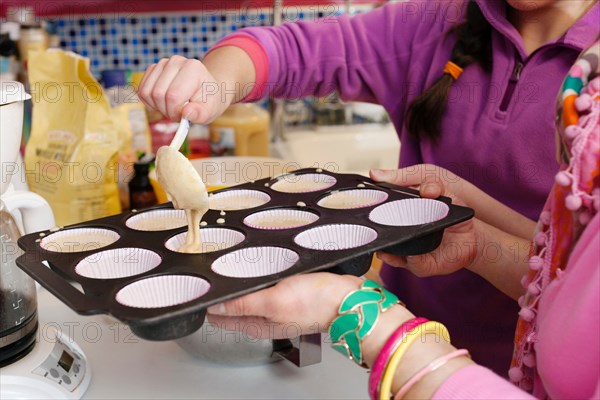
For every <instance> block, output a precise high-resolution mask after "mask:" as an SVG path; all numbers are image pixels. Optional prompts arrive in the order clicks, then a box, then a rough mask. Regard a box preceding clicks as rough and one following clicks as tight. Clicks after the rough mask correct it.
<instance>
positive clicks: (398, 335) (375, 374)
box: [369, 318, 429, 400]
mask: <svg viewBox="0 0 600 400" xmlns="http://www.w3.org/2000/svg"><path fill="white" fill-rule="evenodd" d="M426 322H429V320H428V319H426V318H413V319H409V320H408V321H406V322H405V323H403V324H402V325H400V327H399V328H398V329H397V330H396V331H395V332H394V333H392V335H391V336H390V337H389V339H388V340H387V341H386V342H385V344H384V345H383V348H382V349H381V351H380V352H379V354H378V355H377V358H376V359H375V362H374V363H373V366H372V367H371V376H370V377H369V396H370V397H371V399H373V400H377V399H378V398H379V387H380V385H381V376H382V375H383V372H384V371H385V368H386V367H387V364H388V362H389V361H390V357H391V356H392V354H394V352H395V351H396V349H397V348H398V346H399V345H400V343H402V341H403V340H404V337H405V336H406V334H407V333H408V332H410V331H412V330H413V329H415V328H416V327H418V326H419V325H422V324H424V323H426Z"/></svg>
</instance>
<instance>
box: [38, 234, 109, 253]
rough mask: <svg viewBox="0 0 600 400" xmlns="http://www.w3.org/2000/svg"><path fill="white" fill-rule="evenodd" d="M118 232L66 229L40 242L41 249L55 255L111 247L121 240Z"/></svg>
mask: <svg viewBox="0 0 600 400" xmlns="http://www.w3.org/2000/svg"><path fill="white" fill-rule="evenodd" d="M119 238H120V236H119V234H118V233H117V232H115V231H112V230H110V229H103V228H73V229H64V230H60V231H57V232H54V233H51V234H50V235H48V236H46V237H44V238H43V239H42V240H40V247H41V248H42V249H44V250H47V251H51V252H54V253H77V252H81V251H88V250H96V249H101V248H103V247H106V246H109V245H111V244H113V243H114V242H116V241H117V240H119Z"/></svg>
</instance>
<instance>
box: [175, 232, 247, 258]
mask: <svg viewBox="0 0 600 400" xmlns="http://www.w3.org/2000/svg"><path fill="white" fill-rule="evenodd" d="M186 236H187V231H185V232H181V233H180V234H178V235H175V236H173V237H171V238H170V239H169V240H167V241H166V243H165V247H166V248H167V249H169V250H171V251H176V252H179V248H181V246H183V245H184V244H185V238H186ZM200 239H201V240H202V251H200V252H199V253H212V252H215V251H219V250H224V249H228V248H229V247H233V246H235V245H236V244H239V243H241V242H242V241H243V240H244V239H245V236H244V234H243V233H241V232H238V231H236V230H233V229H226V228H202V229H200ZM199 253H198V254H199Z"/></svg>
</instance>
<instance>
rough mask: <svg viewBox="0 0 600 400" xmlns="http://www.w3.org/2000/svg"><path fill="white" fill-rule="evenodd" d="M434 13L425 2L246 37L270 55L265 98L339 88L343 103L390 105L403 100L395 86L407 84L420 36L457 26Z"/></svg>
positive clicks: (265, 30) (260, 30)
mask: <svg viewBox="0 0 600 400" xmlns="http://www.w3.org/2000/svg"><path fill="white" fill-rule="evenodd" d="M441 3H448V4H453V5H455V6H456V7H460V4H461V2H452V1H448V2H441ZM437 11H438V12H439V10H437ZM435 13H436V10H435V9H431V7H430V6H428V5H427V3H426V2H422V1H411V2H403V3H395V4H388V5H386V6H384V7H381V8H379V9H376V10H373V11H371V12H368V13H364V14H360V15H357V16H355V17H353V18H349V17H348V16H342V17H336V18H333V17H329V18H324V19H322V20H318V21H316V22H296V23H288V24H283V25H281V26H278V27H258V28H247V29H244V30H243V31H242V32H244V33H247V34H250V35H252V36H254V37H255V38H256V39H258V41H259V42H260V43H261V44H262V45H263V47H264V49H265V51H266V53H267V55H268V58H269V74H268V83H267V90H265V93H264V94H265V95H271V96H273V97H280V98H292V99H293V98H300V97H305V96H309V95H316V96H324V95H326V94H329V93H331V92H332V91H333V90H334V89H337V90H339V92H340V94H341V97H342V99H344V100H359V101H368V102H376V103H379V104H382V105H384V106H385V105H386V103H387V104H389V103H390V99H394V98H397V97H398V93H392V92H393V91H390V87H399V86H398V84H399V82H403V81H404V79H405V76H406V71H407V70H408V69H409V68H410V67H411V65H410V61H411V53H412V51H413V45H414V43H415V40H416V39H417V38H416V36H417V35H418V32H421V33H423V31H425V30H428V31H429V33H430V34H433V33H434V32H437V33H438V34H439V33H440V32H442V31H445V29H447V28H448V26H447V25H448V24H454V23H455V22H456V21H449V20H448V19H443V18H436V16H435ZM434 36H435V35H434ZM420 40H426V38H422V37H421V38H420Z"/></svg>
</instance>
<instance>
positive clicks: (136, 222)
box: [125, 209, 187, 231]
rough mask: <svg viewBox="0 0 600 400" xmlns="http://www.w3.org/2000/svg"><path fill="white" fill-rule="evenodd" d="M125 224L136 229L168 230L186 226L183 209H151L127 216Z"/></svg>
mask: <svg viewBox="0 0 600 400" xmlns="http://www.w3.org/2000/svg"><path fill="white" fill-rule="evenodd" d="M125 225H127V227H128V228H131V229H134V230H136V231H168V230H171V229H177V228H181V227H182V226H186V225H187V220H186V219H185V211H183V210H169V209H165V210H152V211H145V212H142V213H139V214H137V215H135V216H133V217H131V218H129V219H128V220H127V221H125Z"/></svg>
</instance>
